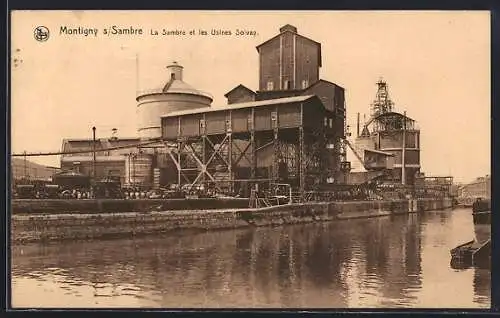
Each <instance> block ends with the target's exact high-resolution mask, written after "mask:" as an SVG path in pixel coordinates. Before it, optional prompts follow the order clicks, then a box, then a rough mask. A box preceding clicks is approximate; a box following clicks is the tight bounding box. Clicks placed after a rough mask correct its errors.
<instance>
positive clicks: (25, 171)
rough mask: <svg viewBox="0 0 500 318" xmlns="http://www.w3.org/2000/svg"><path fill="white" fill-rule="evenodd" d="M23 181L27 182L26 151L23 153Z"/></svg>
mask: <svg viewBox="0 0 500 318" xmlns="http://www.w3.org/2000/svg"><path fill="white" fill-rule="evenodd" d="M24 179H25V180H28V162H27V161H26V150H25V151H24Z"/></svg>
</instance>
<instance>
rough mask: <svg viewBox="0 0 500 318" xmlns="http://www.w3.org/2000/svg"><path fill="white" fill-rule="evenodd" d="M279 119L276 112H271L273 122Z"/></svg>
mask: <svg viewBox="0 0 500 318" xmlns="http://www.w3.org/2000/svg"><path fill="white" fill-rule="evenodd" d="M276 119H278V114H277V113H276V112H271V120H272V121H276Z"/></svg>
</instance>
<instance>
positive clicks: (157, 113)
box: [61, 25, 452, 197]
mask: <svg viewBox="0 0 500 318" xmlns="http://www.w3.org/2000/svg"><path fill="white" fill-rule="evenodd" d="M256 49H257V54H258V55H259V69H258V72H259V86H258V88H257V89H252V88H249V87H246V86H244V85H241V84H240V85H238V86H236V87H234V88H232V89H228V92H227V93H226V94H225V97H226V98H227V103H226V104H225V105H218V106H214V105H212V102H213V97H212V96H211V95H210V94H209V93H206V92H202V91H200V90H198V89H196V88H194V87H192V86H191V85H189V84H188V83H187V82H188V81H189V79H185V78H184V76H183V66H182V65H181V64H180V63H178V62H172V63H171V64H170V65H168V66H167V72H168V73H167V76H166V77H167V78H166V80H165V82H164V83H161V86H160V87H159V88H156V89H150V90H147V91H142V92H138V94H137V98H136V100H137V116H138V121H139V127H138V136H137V137H133V138H118V137H116V136H114V135H112V136H111V137H109V138H94V139H64V140H63V142H62V151H61V169H62V171H63V172H62V173H63V174H64V173H72V174H81V175H85V176H89V177H91V178H93V179H94V180H96V179H100V178H109V177H113V178H115V179H116V180H119V181H120V184H121V185H122V187H135V188H142V189H159V188H168V187H171V186H176V187H178V188H181V187H183V186H184V187H185V186H188V187H189V188H196V189H208V188H210V189H215V190H217V191H218V192H221V193H225V194H229V195H237V194H239V195H241V196H246V197H247V196H248V195H249V192H250V189H253V188H255V187H260V188H263V189H270V188H271V187H272V186H273V185H278V184H279V185H287V186H288V187H289V188H290V189H292V190H293V191H294V192H295V193H297V194H298V195H299V196H301V197H304V196H305V194H306V193H311V192H318V191H319V192H321V191H323V192H324V191H330V190H331V189H334V188H335V187H336V186H340V185H366V184H372V183H377V184H379V185H380V184H385V185H393V186H394V185H399V186H403V187H409V186H411V187H415V186H418V185H429V183H431V184H434V185H435V186H438V187H440V189H443V187H444V188H446V189H448V188H449V187H450V186H451V184H452V178H449V177H447V178H433V179H429V178H426V177H425V176H424V175H423V174H422V173H421V166H420V131H419V129H418V128H417V125H416V123H415V120H413V119H411V118H409V117H408V116H406V113H403V114H402V113H398V112H397V111H396V109H395V107H394V103H393V102H392V100H391V99H390V97H389V93H388V85H387V83H386V82H385V81H383V80H380V81H379V82H378V83H377V92H376V95H375V100H374V102H373V103H372V107H371V113H370V117H369V119H368V120H364V122H363V123H361V122H360V115H359V114H358V121H357V127H356V128H357V129H356V135H355V136H354V138H351V135H352V133H351V131H350V128H349V127H348V125H347V124H346V100H345V92H344V88H343V87H341V86H339V85H337V84H335V83H334V82H332V81H329V80H326V79H322V78H320V68H321V67H322V59H323V56H322V53H321V44H320V43H319V42H316V41H314V40H312V39H309V38H308V37H306V36H304V35H302V34H300V33H299V32H298V30H297V28H296V27H294V26H292V25H285V26H283V27H281V28H280V29H279V32H278V34H277V35H276V36H274V37H272V38H271V39H269V40H267V41H265V42H264V43H262V44H260V45H258V46H257V47H256ZM94 133H95V130H94ZM348 149H350V150H351V151H352V152H353V153H354V155H355V157H356V159H357V160H358V161H359V162H360V163H361V166H362V168H363V169H362V171H359V172H353V171H352V169H351V163H350V162H349V161H348V160H347V151H348Z"/></svg>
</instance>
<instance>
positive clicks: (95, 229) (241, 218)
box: [11, 199, 452, 243]
mask: <svg viewBox="0 0 500 318" xmlns="http://www.w3.org/2000/svg"><path fill="white" fill-rule="evenodd" d="M451 207H452V202H451V200H449V199H420V200H398V201H355V202H322V203H306V204H291V205H281V206H274V207H268V208H260V209H250V208H240V209H227V208H226V209H224V208H223V209H200V210H174V211H172V210H170V211H139V212H105V213H57V214H52V213H51V214H46V213H44V214H40V213H35V214H26V213H24V214H15V213H14V214H13V215H12V218H11V238H12V242H13V243H24V242H36V241H52V240H85V239H104V238H112V237H133V236H140V235H148V234H158V233H166V232H169V231H173V230H192V231H207V230H216V229H234V228H239V227H251V226H272V225H284V224H297V223H310V222H325V221H336V220H343V219H352V218H368V217H379V216H387V215H396V214H407V213H419V212H423V211H431V210H441V209H448V208H451Z"/></svg>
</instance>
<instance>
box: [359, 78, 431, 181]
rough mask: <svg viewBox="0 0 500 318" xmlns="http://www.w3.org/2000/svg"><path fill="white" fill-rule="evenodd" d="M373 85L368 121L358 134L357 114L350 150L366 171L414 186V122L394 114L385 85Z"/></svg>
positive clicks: (417, 167)
mask: <svg viewBox="0 0 500 318" xmlns="http://www.w3.org/2000/svg"><path fill="white" fill-rule="evenodd" d="M377 86H378V90H377V95H376V98H375V100H374V102H373V103H372V112H371V116H370V119H369V120H368V121H367V122H365V123H364V124H363V127H362V131H361V133H360V128H361V127H360V122H359V114H358V124H357V135H356V140H355V142H354V145H353V147H352V150H353V151H354V153H355V154H356V155H357V156H358V159H359V160H360V161H361V162H362V163H363V167H364V168H365V169H366V170H368V171H374V170H379V171H381V170H384V171H383V172H384V177H385V181H388V182H394V183H401V184H403V185H414V184H415V181H416V178H417V177H419V174H420V168H421V167H420V130H419V129H418V128H417V126H416V122H415V120H413V119H411V118H410V117H408V116H406V114H401V113H398V112H396V111H394V109H393V106H394V103H393V102H392V100H391V99H390V98H389V93H388V88H387V83H386V82H385V81H383V80H380V81H379V82H378V83H377ZM387 172H388V173H387ZM380 175H382V173H380Z"/></svg>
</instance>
